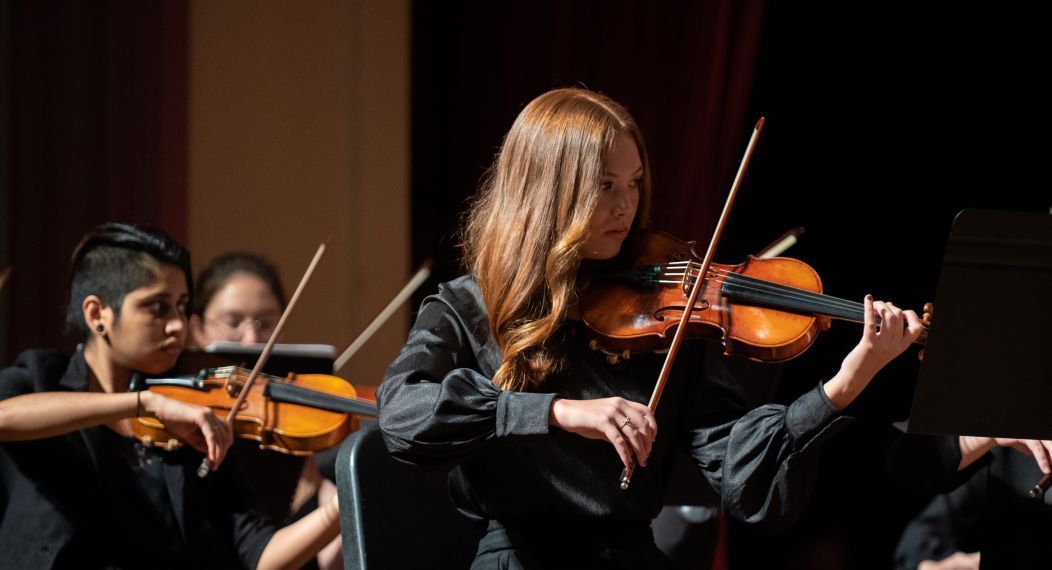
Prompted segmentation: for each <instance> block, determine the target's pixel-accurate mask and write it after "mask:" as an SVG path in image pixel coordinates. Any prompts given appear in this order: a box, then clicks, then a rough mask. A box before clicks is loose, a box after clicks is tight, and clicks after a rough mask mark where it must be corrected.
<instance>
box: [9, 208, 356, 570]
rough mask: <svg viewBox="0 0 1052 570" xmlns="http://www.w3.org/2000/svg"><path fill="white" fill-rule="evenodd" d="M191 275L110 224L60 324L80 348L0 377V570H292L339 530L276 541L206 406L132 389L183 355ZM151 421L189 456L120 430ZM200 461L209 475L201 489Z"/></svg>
mask: <svg viewBox="0 0 1052 570" xmlns="http://www.w3.org/2000/svg"><path fill="white" fill-rule="evenodd" d="M190 279H191V278H190V261H189V253H188V252H187V251H186V250H185V249H184V248H183V247H182V246H181V245H179V244H178V243H176V242H175V241H173V240H172V239H171V238H169V237H168V236H167V235H165V234H163V233H161V232H159V231H155V230H147V229H142V228H136V227H133V226H127V225H123V224H105V225H103V226H100V227H98V228H96V229H95V230H94V231H92V232H91V233H89V234H88V235H87V236H85V238H84V239H83V240H82V242H81V244H80V245H79V246H78V247H77V249H76V251H75V252H74V255H73V262H72V279H71V287H70V306H69V311H68V315H67V321H68V324H69V325H70V326H71V327H72V328H73V329H74V330H76V331H78V332H80V333H82V334H83V335H84V336H85V343H84V344H83V345H82V347H81V348H78V350H77V352H76V353H75V354H74V355H73V356H72V357H69V356H66V355H63V354H60V353H57V352H53V351H39V350H32V351H26V352H25V353H23V354H22V355H20V356H19V358H18V361H17V362H16V363H15V365H14V366H12V367H10V368H8V369H5V370H3V371H2V372H0V442H2V443H0V493H3V496H2V497H0V505H2V508H3V509H4V512H3V516H2V517H0V566H3V567H10V568H52V567H78V568H96V567H99V568H101V567H106V568H110V567H119V568H126V567H146V566H149V567H162V568H168V567H171V568H189V567H206V568H230V567H241V568H287V567H295V566H299V565H302V564H303V563H305V562H306V561H307V560H309V559H310V558H312V557H313V556H314V555H315V554H316V553H317V552H318V550H320V549H321V548H322V547H323V546H324V545H325V544H328V543H329V542H330V541H331V540H332V539H333V538H334V537H335V536H336V535H337V534H338V533H339V516H338V506H337V503H336V501H335V500H333V501H331V502H329V503H326V504H325V505H322V507H321V508H319V509H318V510H317V511H315V512H314V513H312V514H310V515H308V516H307V517H305V518H303V519H301V520H300V521H298V522H297V523H295V524H293V525H290V526H287V527H285V528H282V529H278V528H277V527H275V526H274V525H273V524H271V523H270V522H269V521H268V520H267V519H266V518H264V517H263V516H262V515H259V514H258V513H256V512H255V511H254V510H252V509H251V507H250V505H251V504H252V502H251V499H250V497H248V496H247V494H246V487H245V482H244V480H243V477H242V476H241V474H239V473H237V472H236V469H233V468H235V467H236V465H230V462H224V458H225V457H226V455H227V450H228V449H229V447H230V445H231V440H232V432H231V429H230V426H229V425H228V424H227V423H225V422H224V421H223V420H221V419H220V418H219V417H217V416H216V415H215V414H213V412H212V411H211V410H210V409H208V408H204V407H199V406H195V405H190V404H186V403H183V402H179V401H177V400H173V399H169V398H166V397H164V396H161V395H158V394H156V393H153V392H149V391H143V392H129V391H128V388H129V385H130V382H131V379H132V376H133V375H134V374H136V373H139V372H142V373H146V374H159V373H161V372H164V371H165V370H167V369H168V368H170V367H171V366H172V365H173V364H174V363H175V361H176V359H177V358H178V357H179V354H180V352H181V351H182V348H183V343H184V341H185V339H186V331H187V306H188V305H189V304H190V301H191V293H192V288H191V280H190ZM145 414H148V415H151V416H154V417H157V418H159V419H160V420H162V421H163V422H164V424H165V425H166V426H167V428H168V429H169V430H170V431H171V432H173V433H175V434H177V435H178V436H179V437H180V438H181V439H182V440H183V441H185V442H186V443H188V444H189V446H185V447H183V448H181V449H178V450H176V451H160V450H158V448H153V447H144V446H142V445H141V444H139V443H138V442H137V441H136V440H135V439H133V438H132V437H131V436H130V433H131V432H130V426H129V419H130V418H134V417H136V416H137V415H145ZM201 454H204V455H205V457H207V459H208V461H209V463H210V464H211V466H212V467H213V468H218V469H216V470H215V471H214V472H213V473H212V474H211V475H209V476H208V477H207V478H203V479H202V478H199V477H198V476H197V475H196V474H195V471H196V469H197V466H198V465H199V464H200V462H201Z"/></svg>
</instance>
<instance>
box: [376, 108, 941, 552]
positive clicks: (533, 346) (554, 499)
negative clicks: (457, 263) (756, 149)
mask: <svg viewBox="0 0 1052 570" xmlns="http://www.w3.org/2000/svg"><path fill="white" fill-rule="evenodd" d="M650 195H651V187H650V173H649V164H648V160H647V153H646V147H645V145H644V143H643V137H642V135H641V134H640V131H639V128H638V127H637V125H636V123H635V121H634V120H633V119H632V117H631V116H630V115H629V114H628V112H627V111H626V110H625V109H624V108H623V107H622V106H621V105H619V104H617V103H616V102H614V101H611V100H610V99H608V98H606V97H604V96H602V95H599V94H597V93H594V92H590V91H586V90H581V89H559V90H555V91H551V92H548V93H545V94H543V95H541V96H539V97H537V98H536V99H534V100H533V101H532V102H530V103H529V104H528V105H527V106H526V107H525V108H524V109H523V111H522V112H521V113H520V114H519V116H518V118H517V119H516V120H515V123H514V124H513V125H512V127H511V130H510V131H509V132H508V134H507V136H506V138H505V140H504V143H503V146H502V148H501V151H500V153H499V155H498V156H497V158H496V161H495V163H494V165H493V167H492V168H491V169H490V171H489V173H488V175H487V177H486V179H485V181H484V183H483V185H482V189H481V192H480V195H479V196H478V198H477V200H476V201H475V203H474V205H473V208H472V210H471V212H470V214H469V216H468V219H467V224H466V228H465V230H464V233H463V244H464V249H465V253H466V265H467V267H468V270H469V274H468V275H466V276H463V277H461V278H459V279H456V280H454V281H451V282H449V283H446V284H444V285H443V286H442V287H441V289H440V291H439V293H438V294H436V295H433V296H431V297H428V298H427V299H426V300H425V301H424V303H423V305H422V306H421V308H420V312H419V315H418V317H417V321H416V324H415V325H414V327H413V329H412V331H411V332H410V334H409V339H408V342H407V343H406V346H405V348H404V349H403V350H402V352H401V355H400V356H399V357H398V358H397V359H396V360H395V362H394V363H393V364H392V365H391V367H390V368H389V369H388V371H387V374H386V378H385V380H384V382H383V384H382V385H381V386H380V388H379V390H378V392H377V395H378V402H379V406H380V417H379V423H380V428H381V429H382V431H383V435H384V437H385V440H386V442H387V445H388V447H389V448H390V450H391V452H392V453H393V454H394V455H395V456H396V457H398V458H400V459H402V460H405V461H407V462H410V463H414V464H419V465H427V464H432V463H451V462H456V463H457V468H456V469H455V470H454V471H453V474H452V475H451V477H452V479H451V486H452V493H453V498H454V501H455V502H456V504H457V506H458V507H459V508H460V509H461V510H462V511H464V512H466V513H470V514H471V515H473V516H474V517H476V518H478V519H479V520H481V521H485V522H486V523H487V525H488V528H487V532H486V534H485V536H484V537H483V539H482V540H481V542H480V544H479V547H478V551H477V555H476V561H475V567H478V568H483V567H485V568H490V567H499V568H535V567H587V568H591V567H625V568H629V567H631V568H640V567H646V568H653V567H664V566H666V565H667V561H666V559H665V558H664V556H663V555H662V553H661V552H660V551H659V550H658V549H657V547H656V546H655V544H654V539H653V536H652V533H651V530H650V526H649V524H650V521H651V519H652V518H653V517H654V516H655V515H656V514H657V513H658V511H659V510H660V509H661V506H662V498H663V493H664V490H665V486H666V483H667V480H668V477H669V474H670V469H671V459H672V458H673V454H672V453H673V450H674V449H676V448H679V449H683V450H686V451H687V452H688V453H689V454H690V455H691V456H692V457H693V458H694V459H695V460H696V462H697V465H698V467H699V468H700V469H701V471H702V472H703V473H704V475H705V476H706V478H707V479H708V481H709V482H710V483H711V484H712V486H713V487H714V488H715V489H716V490H717V491H718V492H719V493H720V494H721V495H722V498H723V505H724V507H725V509H726V510H727V511H728V512H729V513H730V514H731V515H732V516H735V517H737V518H739V519H742V520H745V521H751V522H756V523H768V524H774V525H777V524H784V523H787V522H789V521H791V520H792V519H793V518H794V517H796V516H797V515H798V514H799V513H800V512H801V511H802V510H803V509H804V507H805V504H806V503H807V501H808V498H809V495H810V492H811V487H812V485H813V482H814V477H815V469H816V463H817V457H818V451H819V449H820V447H821V446H822V444H823V442H824V441H825V440H827V439H828V438H829V437H830V436H832V435H833V434H835V433H836V432H838V431H839V430H840V429H841V428H842V427H843V426H844V423H845V422H846V421H848V418H846V417H844V416H841V414H840V412H841V410H843V409H844V408H845V407H846V406H847V405H848V404H850V403H851V402H852V401H853V400H854V399H855V398H856V397H857V396H858V395H859V394H860V393H861V392H862V391H863V390H864V389H865V388H866V386H867V385H868V384H869V382H870V381H871V380H872V378H873V377H874V375H875V374H876V373H877V371H878V370H880V369H881V368H882V367H883V366H884V365H886V364H887V363H888V362H890V361H891V360H892V359H894V358H895V357H896V356H898V355H899V354H901V353H902V352H903V351H904V350H905V349H906V348H907V347H908V346H909V345H910V344H911V343H912V342H913V340H914V339H916V338H917V337H918V335H920V333H921V330H922V323H921V321H920V319H918V317H917V315H916V314H915V313H914V312H912V311H904V310H901V309H899V308H897V307H895V306H894V305H893V304H891V303H888V302H881V301H874V300H872V299H871V298H870V297H868V296H867V297H866V299H865V314H866V323H867V326H866V327H865V329H864V330H863V332H862V336H861V339H860V340H859V343H858V345H857V346H855V347H854V349H853V350H851V352H850V353H849V354H848V355H847V356H846V357H845V358H844V360H843V363H842V364H841V366H840V369H839V371H838V372H837V373H836V374H835V375H834V376H833V377H832V378H831V379H829V380H828V381H826V382H824V383H821V384H818V385H816V387H815V388H814V389H813V390H811V391H809V392H807V393H805V394H804V395H802V396H801V397H800V398H798V399H797V400H796V401H795V402H793V403H791V404H790V405H789V406H776V405H767V406H763V407H760V408H757V409H754V410H751V411H749V410H746V409H745V407H744V406H743V404H742V397H741V393H740V390H739V388H738V386H737V385H736V383H735V382H734V380H733V379H732V378H731V377H730V376H729V374H728V372H727V370H726V368H725V367H724V366H723V364H722V362H721V350H720V348H719V347H718V346H714V345H705V344H704V343H701V342H700V341H688V343H687V345H685V346H684V350H683V351H682V354H681V356H680V361H681V362H677V363H676V364H675V368H674V369H673V372H672V376H671V377H670V379H669V382H668V385H667V387H666V388H665V395H664V397H663V401H664V402H665V405H664V406H662V407H659V408H658V409H657V411H656V413H655V414H653V415H652V414H651V413H650V411H649V409H648V407H647V405H646V404H645V402H647V400H648V399H649V397H650V392H651V390H652V388H653V386H654V383H655V380H656V378H657V376H658V372H659V369H660V367H661V364H662V360H663V357H662V356H660V355H655V354H645V353H644V354H638V355H634V356H632V357H631V358H630V359H629V360H627V361H625V362H623V363H621V364H617V365H611V364H609V363H608V362H607V361H606V359H605V358H604V357H603V355H601V354H599V353H597V352H595V351H593V350H591V349H589V347H588V341H589V334H588V332H587V331H586V330H584V328H583V326H582V325H581V324H580V322H579V320H578V312H577V303H578V299H579V298H580V297H581V296H583V295H585V294H586V293H587V290H586V289H587V283H588V276H589V275H592V274H594V273H595V270H597V269H601V268H604V267H609V266H611V265H616V264H630V263H631V261H632V254H633V247H634V245H633V244H635V243H636V239H637V234H638V233H639V231H640V229H641V228H642V227H644V225H645V223H646V219H647V215H646V214H647V208H648V205H649V201H650ZM875 316H879V317H880V318H881V319H882V325H881V326H880V327H879V329H878V327H877V326H876V325H875V324H874V321H875V319H874V317H875ZM629 465H634V466H637V470H636V472H635V475H634V479H633V481H632V484H631V486H630V487H629V488H628V489H627V490H625V491H622V490H621V489H620V488H619V485H618V477H617V475H618V473H620V472H621V468H622V466H629Z"/></svg>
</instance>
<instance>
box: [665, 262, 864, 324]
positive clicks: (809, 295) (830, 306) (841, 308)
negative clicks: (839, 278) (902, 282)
mask: <svg viewBox="0 0 1052 570" xmlns="http://www.w3.org/2000/svg"><path fill="white" fill-rule="evenodd" d="M682 275H683V274H682V273H679V274H662V275H661V276H669V277H671V276H682ZM692 275H694V274H692ZM706 281H708V282H711V283H713V284H729V285H733V286H734V287H736V288H737V289H738V290H740V291H747V292H752V293H757V294H767V295H769V296H772V297H773V298H780V299H782V300H785V301H787V302H794V301H795V302H797V303H810V304H811V305H813V306H814V308H815V309H817V310H818V311H819V312H822V311H824V310H828V312H830V313H834V314H835V313H840V312H848V313H852V314H853V315H852V316H853V317H854V318H848V320H856V319H857V320H858V321H859V322H862V320H863V315H862V311H863V308H864V305H860V304H858V303H853V302H851V301H846V300H844V299H838V298H836V297H830V296H828V295H821V294H816V293H814V292H812V291H805V290H803V289H797V288H794V287H787V286H784V285H779V284H771V283H767V282H763V281H758V280H751V278H743V276H741V275H739V274H736V273H728V274H727V275H718V274H717V275H714V276H713V277H710V278H708V279H707V280H706ZM750 281H753V282H750ZM658 282H659V283H662V284H669V285H678V284H680V283H681V281H680V280H678V279H677V280H675V281H664V280H659V281H658ZM856 315H857V316H856ZM836 316H840V315H836Z"/></svg>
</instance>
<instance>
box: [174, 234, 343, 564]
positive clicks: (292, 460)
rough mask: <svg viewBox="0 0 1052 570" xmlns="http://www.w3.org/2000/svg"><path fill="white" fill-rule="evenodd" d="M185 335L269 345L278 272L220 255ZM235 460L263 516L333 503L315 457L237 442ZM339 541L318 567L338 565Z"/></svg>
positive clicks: (257, 261) (200, 287) (201, 280)
mask: <svg viewBox="0 0 1052 570" xmlns="http://www.w3.org/2000/svg"><path fill="white" fill-rule="evenodd" d="M196 285H197V287H196V289H197V290H196V291H195V295H194V304H193V310H192V312H191V315H190V321H189V326H190V335H191V337H192V338H193V341H194V343H195V344H196V345H197V346H200V347H207V346H208V345H209V344H211V343H213V342H215V341H228V342H238V343H241V344H258V343H265V342H267V341H268V340H270V337H271V335H272V334H273V333H274V328H275V327H276V326H277V324H278V320H279V319H280V318H281V313H282V311H284V310H285V292H284V288H283V287H282V286H281V278H280V277H279V276H278V271H277V268H275V267H274V264H272V263H271V262H270V261H268V260H267V259H266V258H264V257H263V256H260V255H257V254H254V253H249V252H245V251H235V252H229V253H225V254H223V255H220V256H218V257H216V258H214V259H212V261H210V262H209V263H208V265H206V266H205V268H204V269H202V270H201V273H200V274H198V276H197V282H196ZM234 447H236V448H238V456H239V458H240V459H241V460H242V461H243V462H245V464H246V467H247V468H249V469H250V470H251V471H253V472H257V473H260V474H263V477H262V478H260V477H257V478H256V479H255V480H253V484H254V489H255V491H256V495H257V497H258V498H259V499H260V500H261V501H262V506H263V508H264V512H265V513H266V514H267V515H269V516H270V517H271V518H272V519H274V520H277V521H291V520H296V519H297V518H298V516H297V515H301V514H302V513H303V512H305V511H306V510H307V509H309V508H313V507H314V506H315V505H317V504H324V503H325V502H328V501H331V500H333V499H332V497H333V496H335V495H336V485H335V484H334V483H333V482H332V481H330V480H328V479H326V478H325V477H324V476H323V475H322V474H321V473H320V472H319V471H318V468H317V466H316V465H315V461H314V456H307V457H300V456H295V455H286V454H283V453H277V452H274V451H270V450H263V449H260V448H259V444H258V443H257V442H255V441H254V440H249V439H240V438H239V439H236V440H235V442H234ZM340 546H341V542H340V538H339V537H336V539H334V540H333V541H332V543H330V544H329V545H328V546H327V547H325V549H323V550H322V551H321V552H319V553H318V559H317V564H318V567H319V568H339V567H342V566H343V558H342V552H341V548H340Z"/></svg>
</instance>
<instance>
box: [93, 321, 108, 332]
mask: <svg viewBox="0 0 1052 570" xmlns="http://www.w3.org/2000/svg"><path fill="white" fill-rule="evenodd" d="M95 331H96V332H98V333H99V334H102V333H104V332H106V327H105V326H103V324H102V323H99V324H98V325H97V326H96V327H95Z"/></svg>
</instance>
